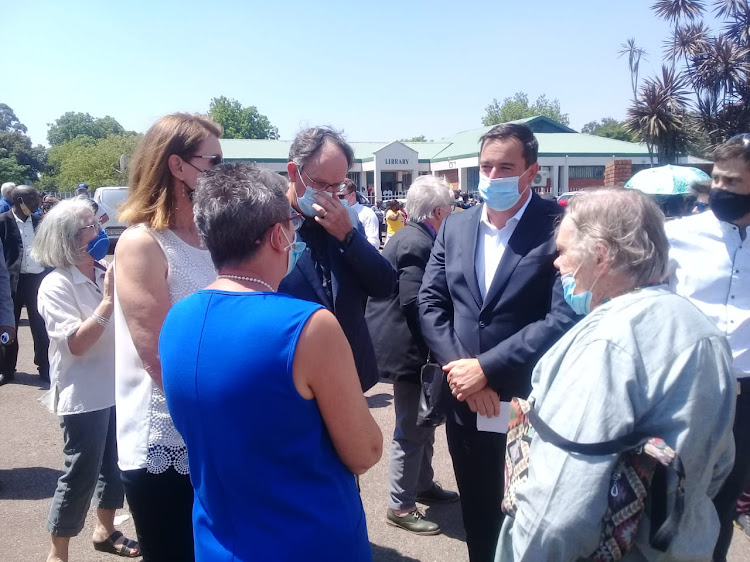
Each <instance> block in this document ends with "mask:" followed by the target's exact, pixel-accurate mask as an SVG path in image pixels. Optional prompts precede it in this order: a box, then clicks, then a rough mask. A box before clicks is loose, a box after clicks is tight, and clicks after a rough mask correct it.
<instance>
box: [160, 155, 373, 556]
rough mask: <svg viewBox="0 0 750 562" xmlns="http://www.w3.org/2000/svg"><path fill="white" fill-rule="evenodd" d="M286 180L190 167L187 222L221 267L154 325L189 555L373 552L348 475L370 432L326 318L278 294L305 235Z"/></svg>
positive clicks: (369, 442) (349, 363)
mask: <svg viewBox="0 0 750 562" xmlns="http://www.w3.org/2000/svg"><path fill="white" fill-rule="evenodd" d="M286 187H287V186H286V181H285V180H284V179H283V178H281V176H279V175H278V174H274V173H273V172H270V171H268V170H262V169H258V168H256V167H255V166H253V165H250V164H224V165H222V166H219V167H217V168H215V169H214V170H211V171H209V172H206V174H204V175H203V177H201V179H200V180H199V182H198V189H197V191H196V197H195V223H196V225H197V227H198V230H199V232H200V234H201V238H202V239H203V241H204V243H205V245H206V247H207V248H208V250H209V252H210V253H211V257H212V259H213V262H214V265H215V266H216V268H217V270H218V272H219V276H218V277H219V278H218V279H217V280H216V281H215V282H213V283H211V284H210V285H209V286H208V287H206V289H205V290H202V291H199V292H198V293H196V294H195V295H192V296H190V297H188V298H186V299H183V300H182V301H180V302H178V303H177V304H175V306H174V307H172V309H171V310H170V312H169V314H168V315H167V318H166V320H165V321H164V327H163V328H162V332H161V339H160V345H159V355H160V357H161V364H162V375H163V381H164V391H165V393H166V397H167V402H168V404H169V410H170V412H171V413H172V419H173V420H174V423H175V426H176V427H177V429H178V430H179V431H180V434H181V435H182V436H183V438H184V439H185V443H186V444H187V448H188V452H189V461H190V474H191V478H192V480H193V485H194V486H195V507H194V511H193V524H194V530H195V548H196V555H197V557H198V558H199V559H201V560H230V559H231V560H238V561H239V560H247V561H250V560H278V561H284V560H347V561H360V560H365V561H366V560H370V559H371V553H370V545H369V541H368V538H367V526H366V522H365V516H364V511H363V509H362V502H361V500H360V497H359V493H358V491H357V485H356V482H355V479H354V474H363V473H364V472H365V471H367V470H368V469H369V468H370V467H372V466H373V465H374V464H375V463H376V462H377V461H378V459H379V458H380V455H381V450H382V444H383V442H382V436H381V433H380V429H379V428H378V426H377V424H376V423H375V420H374V419H373V418H372V416H371V415H370V412H369V410H368V408H367V403H366V401H365V398H364V396H363V394H362V391H361V388H360V384H359V379H358V377H357V371H356V368H355V366H354V358H353V356H352V351H351V348H350V347H349V344H348V342H347V339H346V337H345V336H344V333H343V331H342V330H341V327H340V326H339V323H338V321H337V320H336V318H335V317H334V316H333V314H331V313H330V312H328V311H327V310H326V309H325V308H323V307H322V306H321V305H319V304H316V303H312V302H308V301H303V300H299V299H295V298H293V297H291V296H289V295H285V294H281V293H278V292H277V289H278V286H279V283H280V282H281V280H282V279H283V278H284V276H286V275H287V274H288V273H289V272H290V271H291V270H292V269H293V268H294V265H295V263H296V260H297V258H298V257H299V256H300V254H301V253H302V251H303V250H304V246H305V245H304V243H303V242H300V241H298V240H297V236H296V232H295V224H296V223H297V222H299V221H301V217H300V215H298V214H297V213H296V212H294V211H293V210H292V209H291V207H290V206H289V201H288V199H287V198H286Z"/></svg>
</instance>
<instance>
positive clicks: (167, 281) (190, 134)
mask: <svg viewBox="0 0 750 562" xmlns="http://www.w3.org/2000/svg"><path fill="white" fill-rule="evenodd" d="M221 133H222V129H221V126H220V125H217V124H216V123H214V122H213V121H211V120H210V119H207V118H206V117H203V116H201V115H189V114H186V113H174V114H172V115H167V116H166V117H163V118H161V119H159V121H157V122H156V123H155V124H154V125H153V126H152V127H151V128H150V129H149V130H148V131H147V132H146V135H145V136H144V137H143V139H142V140H141V142H140V143H139V145H138V148H137V149H136V152H135V155H134V156H133V161H132V164H131V167H130V190H129V193H128V198H127V200H126V201H125V202H124V203H123V204H122V206H121V207H120V211H119V219H120V221H122V222H124V223H129V224H131V225H133V226H131V227H130V228H128V229H127V230H126V231H125V232H124V233H123V234H122V236H121V237H120V240H119V242H118V243H117V247H116V250H115V287H116V292H115V328H116V331H115V373H116V375H115V404H116V406H117V444H118V448H119V459H120V460H119V465H120V469H121V470H122V479H123V483H124V485H125V495H126V497H127V499H128V505H129V506H130V511H131V513H132V514H133V519H134V521H135V525H136V532H137V534H138V542H139V544H140V547H141V552H143V559H144V561H145V562H151V561H157V562H161V561H163V560H175V561H180V562H189V561H190V560H193V559H194V552H193V527H192V516H191V514H192V509H193V488H192V486H191V484H190V476H189V467H188V459H187V452H186V449H185V443H184V442H183V440H182V437H180V434H179V433H178V432H177V430H176V429H175V427H174V423H173V422H172V418H171V417H170V415H169V410H168V409H167V403H166V400H165V398H164V392H163V386H162V380H161V362H160V361H159V353H158V342H159V332H160V331H161V326H162V323H163V322H164V318H165V316H166V315H167V311H168V310H169V308H170V307H171V306H172V305H173V304H174V303H175V302H177V301H178V300H180V299H182V298H185V297H187V296H189V295H191V294H193V293H194V292H196V291H197V290H199V289H202V288H203V287H205V286H206V285H208V284H209V283H211V282H212V281H214V280H215V279H216V271H215V269H214V267H213V264H212V262H211V256H210V255H209V253H208V250H206V249H205V248H204V247H203V245H202V243H201V240H200V236H199V234H198V231H197V229H196V227H195V222H194V221H193V192H194V190H195V186H196V183H197V181H198V177H199V176H200V175H201V174H202V173H203V172H205V171H206V170H209V169H211V168H212V167H213V166H215V165H217V164H219V163H221V160H222V153H221V145H220V144H219V136H221Z"/></svg>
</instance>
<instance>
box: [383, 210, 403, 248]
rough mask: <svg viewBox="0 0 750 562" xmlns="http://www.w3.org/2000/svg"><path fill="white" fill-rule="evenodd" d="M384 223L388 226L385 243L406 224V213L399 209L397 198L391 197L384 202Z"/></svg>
mask: <svg viewBox="0 0 750 562" xmlns="http://www.w3.org/2000/svg"><path fill="white" fill-rule="evenodd" d="M385 209H386V210H385V224H386V225H387V226H388V230H387V232H386V237H385V243H386V244H387V243H388V240H390V239H391V237H392V236H393V235H394V234H396V232H398V231H399V230H401V229H402V228H403V227H404V226H405V225H406V215H404V212H403V211H402V210H401V202H400V201H399V200H398V199H391V200H390V201H387V202H386V204H385Z"/></svg>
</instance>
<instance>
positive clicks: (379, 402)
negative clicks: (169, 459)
mask: <svg viewBox="0 0 750 562" xmlns="http://www.w3.org/2000/svg"><path fill="white" fill-rule="evenodd" d="M19 332H20V333H19V338H20V345H21V350H20V354H19V373H18V374H17V375H16V381H15V383H13V384H9V385H5V386H2V387H0V412H1V415H2V419H3V423H2V424H0V521H1V522H2V524H0V547H1V548H2V551H1V552H0V562H6V561H7V562H27V561H43V560H44V559H45V557H46V554H47V551H48V544H49V542H48V541H49V537H48V536H47V534H46V532H45V530H44V525H45V521H46V518H47V512H48V510H49V506H50V499H51V497H52V494H53V492H54V490H55V484H56V480H57V478H58V477H59V475H60V468H61V466H62V451H61V448H62V432H61V430H60V427H59V424H58V423H57V420H56V418H55V417H54V416H53V415H52V414H50V413H49V412H47V411H46V410H45V409H44V408H43V407H42V406H41V404H39V403H38V402H37V399H38V398H39V397H40V396H41V395H42V394H43V392H44V388H43V387H42V386H41V385H40V383H39V377H38V376H36V374H28V373H36V369H35V368H34V364H33V355H32V352H31V335H30V333H29V330H28V327H26V326H25V323H24V326H22V327H21V328H20V330H19ZM367 396H368V403H369V405H370V408H371V411H372V413H373V416H374V417H375V419H376V420H377V421H378V423H379V424H380V427H381V429H382V430H383V436H384V447H383V450H384V454H383V458H382V459H381V460H380V462H379V463H378V464H377V465H376V466H375V467H373V468H372V469H371V470H370V471H369V472H368V473H367V474H366V475H364V476H363V477H362V478H361V480H360V482H361V487H362V499H363V503H364V506H365V511H366V513H367V520H368V528H369V532H370V541H371V543H372V549H373V558H374V559H375V560H376V561H414V560H417V561H425V562H428V561H429V562H432V561H434V562H438V561H440V562H443V561H446V562H461V561H465V560H468V556H467V554H466V548H465V545H464V543H463V540H464V532H463V527H462V525H461V516H460V510H459V507H458V504H451V505H447V506H436V507H433V508H428V509H427V515H428V517H429V518H430V519H433V520H435V521H437V522H438V523H439V524H440V526H441V527H442V528H443V534H442V535H438V536H431V537H430V536H424V537H423V536H416V535H412V534H410V533H407V532H405V531H402V530H400V529H396V528H394V527H392V526H389V525H387V524H386V523H385V510H386V501H387V468H388V458H387V457H388V448H389V446H390V438H391V436H392V434H393V421H394V413H393V393H392V391H391V386H390V385H389V384H387V383H380V384H378V385H376V386H375V387H374V388H373V389H372V390H370V391H369V392H368V393H367ZM433 464H434V467H435V477H436V479H437V480H438V481H440V482H441V483H442V484H443V486H444V487H445V488H447V489H452V490H455V489H456V488H455V480H454V478H453V471H452V468H451V464H450V457H449V455H448V449H447V446H446V443H445V431H444V430H443V428H440V429H439V430H438V433H437V438H436V443H435V459H434V463H433ZM121 517H125V518H127V517H128V516H127V511H123V512H122V513H121ZM93 521H94V514H93V511H92V512H91V513H89V517H88V519H87V525H86V528H85V529H84V531H83V533H81V535H80V536H79V537H78V538H76V539H73V540H72V541H71V552H70V554H71V557H70V559H71V561H76V562H100V561H101V562H104V561H109V562H112V561H113V560H115V558H114V557H113V556H112V555H108V554H103V553H99V552H95V551H94V549H93V547H92V545H91V540H90V538H91V533H92V531H93ZM121 529H122V531H123V532H124V533H125V534H126V536H130V537H135V531H134V528H133V523H132V519H126V520H125V521H124V523H123V524H122V525H121ZM730 560H732V561H734V562H750V541H748V539H746V538H745V537H744V535H743V534H742V533H741V532H735V537H734V543H733V545H732V551H731V554H730Z"/></svg>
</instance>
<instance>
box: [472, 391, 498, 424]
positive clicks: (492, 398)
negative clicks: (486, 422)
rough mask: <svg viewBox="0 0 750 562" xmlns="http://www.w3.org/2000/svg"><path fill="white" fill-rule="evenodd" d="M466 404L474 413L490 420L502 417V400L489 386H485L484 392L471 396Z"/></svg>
mask: <svg viewBox="0 0 750 562" xmlns="http://www.w3.org/2000/svg"><path fill="white" fill-rule="evenodd" d="M466 404H467V405H468V406H469V409H470V410H471V411H472V412H474V413H477V414H482V415H483V416H487V417H488V418H494V417H495V416H499V415H500V398H499V397H498V396H497V392H495V391H494V390H492V389H491V388H490V387H489V386H485V387H484V388H483V389H482V390H480V391H478V392H475V393H474V394H472V395H471V396H469V397H468V398H467V399H466Z"/></svg>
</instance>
